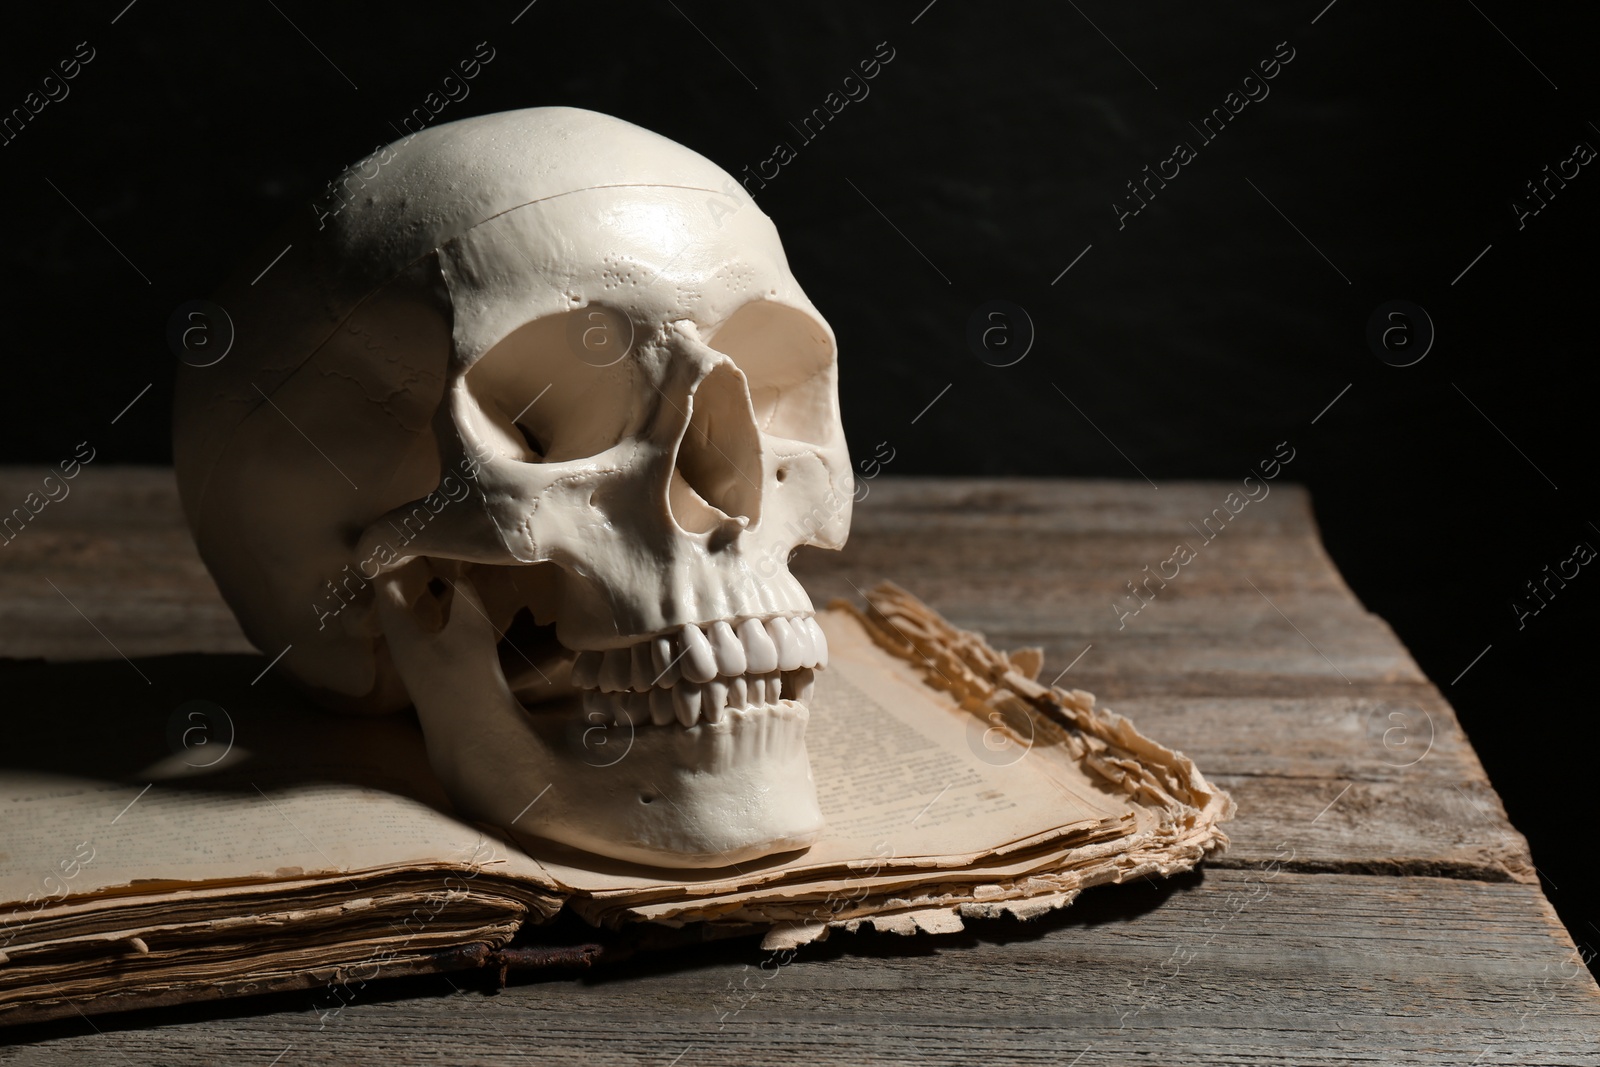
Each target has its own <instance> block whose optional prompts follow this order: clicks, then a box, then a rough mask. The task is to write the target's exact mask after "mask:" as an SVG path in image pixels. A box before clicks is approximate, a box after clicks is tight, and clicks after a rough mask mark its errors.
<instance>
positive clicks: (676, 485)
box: [668, 363, 761, 533]
mask: <svg viewBox="0 0 1600 1067" xmlns="http://www.w3.org/2000/svg"><path fill="white" fill-rule="evenodd" d="M668 497H669V502H670V504H671V507H672V517H673V518H674V519H675V520H676V521H677V523H678V525H679V526H681V527H682V528H684V529H685V530H689V531H692V532H696V533H705V532H707V531H709V530H711V529H714V528H715V527H717V526H720V525H721V524H722V522H723V521H724V520H726V519H739V518H743V519H745V520H746V521H747V523H748V524H749V525H752V526H753V525H755V523H756V522H758V521H759V520H760V518H761V434H760V432H759V431H758V430H757V429H756V423H755V416H754V415H753V414H752V413H751V410H750V394H749V392H748V391H747V390H746V388H745V383H744V377H743V376H742V375H741V374H740V373H739V372H738V371H737V370H735V369H734V367H733V365H732V364H731V363H720V364H718V365H717V366H716V367H715V368H714V369H713V370H712V371H711V373H710V374H709V375H707V376H706V378H705V379H704V380H703V381H701V383H700V385H699V387H698V388H697V389H695V391H694V392H693V393H691V394H690V396H689V428H688V430H687V431H686V432H685V433H684V435H683V440H682V441H681V442H680V443H679V444H678V458H677V463H676V465H675V468H674V470H673V473H672V488H671V491H670V492H669V494H668Z"/></svg>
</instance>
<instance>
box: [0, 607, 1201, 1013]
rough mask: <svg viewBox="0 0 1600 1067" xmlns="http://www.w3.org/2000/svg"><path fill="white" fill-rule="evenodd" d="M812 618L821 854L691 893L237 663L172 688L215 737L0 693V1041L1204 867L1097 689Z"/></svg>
mask: <svg viewBox="0 0 1600 1067" xmlns="http://www.w3.org/2000/svg"><path fill="white" fill-rule="evenodd" d="M819 621H821V623H822V625H823V629H824V630H825V631H826V633H827V636H828V640H829V644H830V648H831V650H832V662H831V665H830V667H829V669H828V670H827V671H825V672H822V673H821V675H820V676H819V679H818V692H817V695H816V699H815V701H814V703H813V705H812V709H811V715H812V717H811V723H810V726H809V728H808V735H807V740H808V746H809V748H810V752H811V758H812V765H813V768H814V772H815V776H816V780H817V783H818V787H819V792H820V794H821V803H822V806H823V811H824V814H825V815H826V816H827V819H828V830H827V833H826V834H825V836H824V838H823V839H822V840H821V841H819V842H818V843H817V844H815V845H814V846H812V847H811V848H810V849H808V850H807V851H805V852H803V853H799V854H789V855H786V856H780V857H775V858H772V859H769V860H765V861H761V862H758V863H747V864H742V865H740V866H739V867H737V868H727V869H722V870H714V871H700V872H685V871H660V870H646V869H640V868H636V867H629V866H627V865H624V864H619V863H615V862H611V861H604V860H600V859H598V858H596V857H593V856H587V855H583V854H579V853H576V852H573V851H572V850H568V849H563V848H561V847H559V846H555V845H552V844H550V843H548V842H542V841H537V840H532V839H521V838H515V837H508V836H506V835H504V834H503V833H501V832H499V831H495V830H492V829H489V828H485V827H479V826H473V825H469V824H468V823H465V822H463V821H461V820H459V819H457V818H455V817H454V816H452V815H451V814H450V808H449V805H448V803H447V801H446V800H445V798H444V796H443V794H442V792H441V791H440V789H439V787H438V785H437V783H436V782H435V781H434V779H433V777H432V774H431V772H430V771H429V769H428V764H427V759H426V754H425V752H424V750H423V746H422V738H421V734H420V732H419V731H418V729H417V727H416V724H415V722H414V721H412V720H410V719H408V718H406V717H391V718H386V719H376V720H374V719H350V718H340V717H332V716H328V715H326V714H323V713H320V712H318V711H316V710H314V709H312V708H310V707H308V706H306V705H303V704H301V703H300V702H298V701H297V700H294V699H293V698H291V697H289V696H288V695H287V694H286V692H285V691H284V690H281V689H280V690H272V689H270V688H267V687H256V686H253V685H246V684H245V683H243V682H241V681H237V680H233V681H230V682H227V683H223V682H220V681H218V680H216V679H215V678H209V679H208V676H207V672H208V670H211V671H212V673H214V667H215V664H214V663H213V664H210V665H208V664H207V663H206V661H207V660H212V661H215V660H223V659H226V660H230V661H232V658H231V657H181V659H182V660H183V661H184V662H182V663H178V664H174V665H173V668H174V673H175V674H177V675H179V676H181V677H183V678H184V679H185V681H186V684H188V685H190V686H191V687H195V688H199V689H203V690H205V691H207V692H209V693H211V694H216V693H219V692H222V691H223V688H222V687H223V686H224V685H226V686H229V687H231V690H230V692H229V696H228V700H227V704H226V714H227V727H228V730H227V736H220V733H221V731H218V732H219V736H215V737H206V738H187V739H184V738H181V737H180V738H179V740H180V741H182V742H183V743H179V744H167V743H165V742H167V741H168V740H171V739H172V738H173V735H174V731H181V730H183V729H186V726H185V720H184V718H183V717H182V715H181V714H176V717H175V713H171V711H172V709H171V708H170V707H167V706H162V705H160V704H159V702H155V701H151V700H148V699H144V700H142V701H141V699H139V694H138V693H136V692H135V693H131V694H130V693H128V692H118V693H108V694H105V695H104V697H103V698H102V699H99V700H85V699H83V696H82V695H81V694H78V695H76V696H75V695H74V694H73V693H71V692H67V693H62V692H59V691H53V690H51V689H50V688H48V685H47V683H49V684H50V685H54V684H56V683H55V682H52V681H51V679H52V678H57V679H58V678H59V677H60V674H59V672H60V671H61V670H62V669H63V668H62V665H46V664H35V665H33V666H32V667H31V668H30V669H31V670H32V671H34V672H35V673H36V675H37V676H36V677H34V678H32V679H31V680H30V679H29V678H28V677H26V672H24V674H23V675H21V676H19V675H15V674H14V675H13V678H14V684H13V686H12V688H13V690H14V691H13V693H12V694H11V702H12V703H13V705H15V704H16V702H17V701H18V700H21V701H22V702H24V703H25V704H26V705H28V706H19V707H17V708H16V713H14V714H13V715H12V716H10V719H11V722H12V728H11V732H10V734H9V735H8V738H7V741H6V747H5V750H4V751H3V752H0V1022H22V1021H36V1020H40V1019H47V1018H52V1017H56V1016H60V1015H66V1014H70V1013H73V1012H83V1013H85V1014H92V1013H95V1012H105V1011H116V1010H122V1009H126V1008H132V1007H143V1006H149V1005H155V1004H171V1003H179V1002H184V1001H189V1000H202V999H215V998H221V997H230V996H242V995H248V994H255V993H264V992H271V991H279V990H285V989H310V990H314V991H315V999H314V1003H315V1004H317V1005H319V1010H322V1011H324V1012H326V1013H328V1014H337V1012H338V1010H339V1007H340V1005H341V1004H342V1003H343V1002H344V1000H346V999H348V998H349V997H350V996H352V995H353V990H355V989H359V988H360V987H361V986H363V985H364V984H366V983H368V982H372V981H376V980H378V979H380V978H384V977H395V976H401V975H408V974H417V973H426V972H433V971H442V970H450V969H457V968H464V967H469V966H477V965H482V964H483V963H484V962H485V960H486V959H492V958H493V953H494V952H495V951H496V950H498V949H500V948H501V947H502V946H505V945H506V944H507V943H508V942H509V941H510V940H511V938H512V937H513V936H514V935H515V934H516V933H517V932H518V930H519V929H520V928H522V927H523V926H524V924H536V923H540V922H544V921H546V920H549V919H551V918H553V917H555V916H556V915H557V913H558V912H560V911H561V910H562V909H563V908H566V909H568V910H569V911H570V912H572V913H573V914H575V915H577V916H579V917H581V918H582V919H583V920H586V921H587V922H589V923H592V924H595V925H596V926H598V927H603V928H608V929H619V928H629V927H634V926H635V925H636V924H655V926H656V927H670V928H678V929H698V930H700V931H702V932H705V933H709V934H712V935H714V934H716V933H717V932H719V931H723V932H737V933H743V932H749V931H760V932H762V933H763V934H764V942H763V943H764V945H765V947H767V948H769V949H774V950H782V949H788V948H793V947H795V946H798V945H801V944H804V943H806V942H808V941H811V940H815V939H817V938H820V937H824V936H827V934H828V933H829V931H831V930H834V929H847V930H848V929H855V928H857V927H859V926H861V925H863V924H870V925H871V926H873V927H875V928H878V929H885V930H892V931H899V932H904V933H911V932H916V931H930V932H941V931H951V930H958V929H960V928H961V921H962V918H963V917H994V916H1001V915H1013V916H1017V917H1019V918H1028V917H1031V916H1035V915H1038V914H1041V913H1043V912H1045V911H1048V910H1050V909H1054V908H1059V907H1062V906H1064V905H1066V904H1068V903H1070V902H1071V901H1072V899H1073V898H1074V897H1076V896H1077V894H1078V893H1080V892H1081V891H1082V890H1083V889H1085V888H1086V887H1088V886H1092V885H1096V884H1100V883H1105V882H1117V881H1123V880H1126V879H1128V878H1136V877H1140V876H1142V875H1146V874H1160V875H1167V874H1172V873H1175V872H1179V871H1184V870H1187V869H1189V868H1191V867H1193V866H1194V865H1195V864H1196V863H1198V862H1199V861H1200V860H1201V859H1202V858H1203V857H1204V856H1205V855H1206V854H1207V853H1208V852H1210V851H1212V850H1214V849H1218V848H1220V847H1223V846H1224V845H1225V844H1226V840H1227V839H1226V836H1225V835H1224V834H1223V832H1222V831H1221V830H1220V829H1219V826H1218V824H1219V823H1220V822H1222V821H1223V820H1224V819H1226V818H1227V817H1228V816H1229V815H1231V814H1232V802H1231V801H1230V800H1229V799H1228V797H1227V796H1226V794H1224V793H1222V792H1220V791H1218V790H1217V789H1215V788H1213V787H1212V786H1210V785H1209V784H1208V783H1207V782H1206V780H1205V778H1204V777H1203V776H1202V775H1201V774H1200V772H1199V771H1198V770H1197V769H1196V768H1195V766H1194V765H1193V763H1192V762H1190V761H1189V760H1188V759H1187V758H1186V757H1184V756H1183V755H1182V754H1180V753H1177V752H1173V751H1171V750H1169V749H1166V748H1163V747H1162V746H1161V745H1159V744H1157V743H1156V742H1154V741H1152V740H1150V739H1148V738H1146V737H1144V736H1143V735H1142V734H1140V733H1139V732H1138V731H1137V730H1135V729H1134V727H1133V726H1132V725H1131V724H1130V723H1129V722H1128V721H1127V720H1125V719H1123V718H1121V717H1120V716H1118V715H1116V714H1114V713H1112V712H1110V711H1108V710H1106V709H1103V708H1098V707H1096V706H1095V702H1094V698H1093V696H1092V695H1090V694H1088V693H1085V692H1082V691H1081V690H1065V689H1060V688H1053V687H1050V686H1046V685H1041V684H1040V683H1039V682H1038V681H1037V677H1038V674H1039V670H1040V667H1041V657H1040V655H1039V653H1038V652H1037V650H1022V651H1019V652H1013V653H1011V654H1006V653H1002V652H999V651H997V650H995V649H993V648H991V647H989V645H988V644H987V643H986V642H985V641H984V640H983V638H982V637H981V635H978V634H973V633H968V632H963V631H960V630H957V629H955V628H954V627H952V626H950V625H949V624H948V623H947V622H946V621H945V620H943V619H942V618H940V617H939V616H938V615H937V614H935V613H934V612H933V611H932V610H930V609H929V608H927V607H926V606H925V605H923V604H921V603H920V602H919V601H917V600H916V599H915V598H914V597H912V596H910V595H909V594H907V593H905V592H904V591H902V590H899V589H897V588H895V587H893V586H882V587H879V588H878V589H877V590H875V591H874V593H873V594H872V597H871V602H870V604H869V605H868V607H867V608H866V609H865V610H860V609H857V608H856V607H853V606H851V605H847V604H844V603H842V602H836V603H835V604H833V605H832V606H830V609H829V610H828V611H826V612H824V613H822V614H820V615H819ZM234 662H236V661H234ZM51 671H55V672H57V673H56V674H55V675H50V673H49V672H51ZM141 673H142V672H141ZM134 685H136V683H133V684H131V685H130V686H129V688H130V689H132V688H133V686H134ZM181 710H182V708H181V706H180V708H179V712H181ZM187 728H189V729H192V727H187ZM642 728H643V727H641V729H642ZM208 729H212V730H217V729H218V727H217V724H216V723H215V722H211V723H208ZM614 740H615V742H616V743H619V744H620V743H625V739H621V738H619V739H614ZM196 741H203V742H205V743H206V744H210V745H212V746H213V748H211V749H206V748H204V746H203V745H200V744H196V743H194V742H196ZM197 753H200V754H203V755H204V758H200V759H197V758H196V755H197ZM213 753H215V754H213Z"/></svg>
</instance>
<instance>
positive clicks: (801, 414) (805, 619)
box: [174, 108, 851, 866]
mask: <svg viewBox="0 0 1600 1067" xmlns="http://www.w3.org/2000/svg"><path fill="white" fill-rule="evenodd" d="M342 186H343V187H344V189H346V190H347V191H350V192H351V193H352V194H353V195H352V197H351V199H350V202H348V203H347V204H345V205H344V206H343V208H342V209H341V210H339V211H338V212H336V213H334V214H333V215H332V216H331V218H330V216H329V215H328V214H327V213H323V214H322V216H321V217H320V218H319V219H318V228H317V229H312V228H311V226H310V225H309V224H307V225H306V226H304V227H302V228H301V229H300V230H299V232H297V233H294V234H293V235H292V240H291V241H290V244H291V248H290V251H289V253H288V254H286V255H285V257H284V259H283V261H282V262H281V263H278V264H277V265H276V266H275V267H274V268H273V270H272V271H271V272H270V273H269V274H268V275H267V276H266V278H264V279H262V280H261V282H260V284H251V285H239V286H236V287H235V288H234V290H233V291H232V293H231V294H228V295H224V296H223V297H221V298H220V299H221V301H222V303H223V305H224V306H225V307H226V308H227V309H228V311H229V313H230V314H231V315H232V317H233V319H234V322H235V324H236V329H237V338H238V340H237V342H236V344H235V346H234V350H233V352H232V353H231V354H230V356H229V357H228V358H227V359H225V360H222V361H221V362H218V363H216V364H215V365H214V366H208V367H205V368H185V369H184V370H183V371H182V373H181V374H180V378H179V387H178V400H177V407H176V411H177V415H176V425H175V434H174V439H175V453H176V462H177V468H178V476H179V485H180V489H181V491H182V495H183V500H184V504H185V510H186V512H187V514H188V517H189V520H190V524H191V527H192V529H193V530H194V532H195V537H196V541H197V543H198V544H199V546H200V551H201V554H202V556H203V558H204V559H205V561H206V564H207V566H208V567H209V568H210V570H211V572H212V574H213V575H214V576H215V578H216V580H217V583H218V585H219V587H220V588H221V590H222V592H223V594H224V596H225V597H226V598H227V600H228V602H229V604H230V605H231V606H232V607H233V609H234V611H235V613H236V615H237V616H238V617H239V619H240V622H241V624H242V625H243V626H244V628H245V632H246V633H247V635H249V636H250V638H251V639H252V640H253V641H254V642H255V643H256V644H257V645H258V646H259V647H260V648H261V649H262V650H263V651H265V652H266V653H268V654H269V655H271V654H275V653H276V652H277V651H278V650H279V649H282V648H285V647H287V649H288V651H287V652H286V653H285V655H284V658H283V660H282V664H283V666H284V668H285V669H286V670H287V671H288V672H289V673H290V675H291V676H292V677H293V678H294V679H295V680H296V681H297V682H299V683H300V684H301V685H302V686H304V687H305V688H306V689H307V690H308V691H310V692H312V693H313V694H315V695H317V696H318V697H320V698H321V699H323V700H324V702H326V703H329V704H331V705H334V706H339V707H343V708H347V709H352V710H357V711H374V712H381V711H389V710H394V709H396V708H399V707H403V706H405V705H406V704H414V705H415V707H416V708H417V711H418V715H419V717H420V720H421V723H422V728H423V732H424V735H425V738H426V742H427V746H428V752H429V757H430V761H431V762H432V764H433V766H434V768H435V770H436V771H437V772H438V774H439V777H440V779H441V781H442V782H443V784H444V786H445V788H446V790H447V791H448V792H449V793H450V795H451V797H452V799H453V800H454V802H455V803H456V805H457V806H458V807H459V808H460V809H461V810H462V811H463V812H464V813H465V814H468V815H470V816H472V817H475V818H479V819H482V820H484V821H487V822H491V823H495V824H498V825H500V826H503V827H507V828H510V829H513V830H517V831H523V832H527V833H530V834H533V835H536V836H540V837H544V838H548V839H551V840H554V841H558V842H561V843H564V844H567V845H572V846H577V847H579V848H583V849H586V850H589V851H592V852H598V853H601V854H604V855H609V856H613V857H617V858H621V859H626V860H631V861H636V862H646V863H652V864H657V865H663V866H697V865H709V864H720V863H726V862H738V861H740V860H741V859H745V858H749V857H753V856H760V855H767V854H771V853H774V852H779V851H784V850H789V849H793V848H798V847H803V846H805V845H807V844H809V843H810V842H811V841H812V840H814V839H815V836H816V834H817V833H818V831H819V830H820V827H821V815H820V812H819V810H818V808H817V803H816V796H815V789H814V786H813V784H812V782H811V776H810V768H809V763H808V760H807V757H806V752H805V744H804V732H805V726H806V721H807V718H808V712H807V709H806V707H805V701H806V699H807V698H808V697H809V694H810V685H811V677H812V672H813V671H814V670H815V669H817V668H818V667H821V666H825V665H826V661H827V646H826V641H825V639H824V638H823V636H822V633H821V630H820V628H819V627H818V626H817V624H816V622H815V620H814V619H813V618H812V606H811V602H810V600H809V598H808V597H807V595H806V593H805V591H804V590H803V589H802V588H801V586H800V585H799V583H798V582H797V581H796V580H795V579H794V577H793V576H792V575H790V573H789V571H788V566H787V564H788V559H789V556H790V554H791V552H792V550H793V549H794V548H795V547H797V546H798V545H802V544H811V545H819V546H823V547H834V548H836V547H839V546H840V545H842V544H843V541H844V537H845V534H846V531H847V529H848V524H849V515H850V499H851V493H850V489H851V481H850V466H849V459H848V455H847V452H846V448H845V442H844V434H843V427H842V425H841V423H840V420H839V413H838V399H837V380H836V370H835V368H836V363H835V348H834V340H833V335H832V332H831V330H829V328H828V326H827V324H826V323H825V322H824V321H823V319H822V318H821V316H820V315H819V314H818V313H817V311H816V309H815V308H814V307H813V306H812V305H811V303H810V301H809V300H808V299H807V298H806V296H805V294H804V293H803V292H802V291H801V289H800V287H799V285H798V283H797V282H796V281H795V280H794V278H793V277H792V275H791V274H790V272H789V269H788V266H787V263H786V260H785V258H784V255H783V250H782V247H781V245H780V243H779V241H778V237H777V233H776V231H775V230H774V228H773V226H772V224H771V221H770V220H769V219H767V217H766V216H765V215H763V214H761V212H760V211H759V210H757V209H756V208H755V207H754V205H753V204H751V203H750V202H749V201H748V199H746V198H745V196H744V193H743V190H742V189H741V188H740V187H739V186H738V184H737V183H736V182H735V181H734V180H733V179H732V178H731V177H730V176H728V175H727V174H726V173H725V172H724V171H722V170H721V169H720V168H718V167H716V166H715V165H714V164H712V163H710V162H709V161H707V160H705V159H704V158H703V157H701V156H699V155H697V154H695V153H693V152H691V151H689V150H688V149H686V148H683V147H681V146H679V145H677V144H674V143H673V142H671V141H667V140H665V139H663V138H661V137H659V136H657V135H654V134H651V133H648V132H646V131H644V130H641V129H639V128H638V127H635V126H631V125H629V124H627V123H625V122H621V121H620V120H617V119H612V118H608V117H606V116H602V115H597V114H594V113H592V112H585V111H578V110H573V109H566V108H541V109H530V110H525V111H516V112H507V113H504V114H499V115H490V116H484V117H480V118H475V119H467V120H463V121H461V122H457V123H452V124H450V125H447V126H440V127H436V128H432V129H429V130H425V131H423V132H422V133H420V134H416V135H413V136H412V137H410V138H408V139H406V140H405V141H401V142H397V143H396V144H395V145H391V146H389V148H386V149H384V150H382V151H381V152H380V153H379V154H378V155H375V156H374V157H372V158H370V159H369V160H365V161H363V162H362V163H360V164H357V165H356V166H355V167H353V168H351V171H350V172H348V173H347V174H346V176H345V178H344V179H342ZM540 704H549V705H550V707H551V708H552V709H554V710H551V711H538V710H533V711H530V710H529V708H530V706H535V705H540Z"/></svg>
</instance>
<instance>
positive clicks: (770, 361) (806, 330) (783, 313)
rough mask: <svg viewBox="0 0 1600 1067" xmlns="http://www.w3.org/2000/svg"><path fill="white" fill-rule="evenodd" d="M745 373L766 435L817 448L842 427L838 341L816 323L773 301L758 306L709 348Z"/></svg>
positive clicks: (725, 327)
mask: <svg viewBox="0 0 1600 1067" xmlns="http://www.w3.org/2000/svg"><path fill="white" fill-rule="evenodd" d="M708 343H709V344H710V345H711V346H712V347H713V348H715V349H716V350H717V351H719V352H722V353H724V354H726V355H727V356H729V357H730V358H731V359H732V360H733V362H734V363H735V364H736V365H737V366H738V368H739V370H740V371H742V372H743V373H744V376H745V380H746V381H747V382H748V383H749V387H750V402H751V405H752V406H753V407H754V409H755V416H756V425H757V426H759V427H760V428H761V430H762V432H763V433H769V434H773V435H774V436H777V437H787V438H790V439H792V440H797V441H809V442H810V443H812V444H819V445H820V444H826V443H827V442H826V441H818V440H815V438H816V437H817V436H819V434H818V431H819V430H822V429H824V428H826V427H831V426H836V425H837V424H838V400H837V396H836V393H835V384H834V383H835V370H834V368H835V359H834V349H833V340H832V338H830V337H829V336H828V332H827V330H826V329H825V328H824V327H823V326H822V325H821V324H820V323H819V322H817V320H816V319H814V318H812V317H811V316H810V315H807V314H805V313H804V312H802V311H798V310H796V309H795V308H792V307H788V306H787V305H784V304H779V303H776V302H774V301H770V300H753V301H751V302H750V303H748V304H746V305H744V306H743V307H741V308H740V309H739V310H738V311H736V312H734V313H733V315H732V316H731V317H730V318H729V319H728V320H727V321H726V322H724V323H723V324H722V325H721V326H719V327H718V328H717V331H716V332H715V333H714V334H712V336H711V338H710V340H709V342H708Z"/></svg>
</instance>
